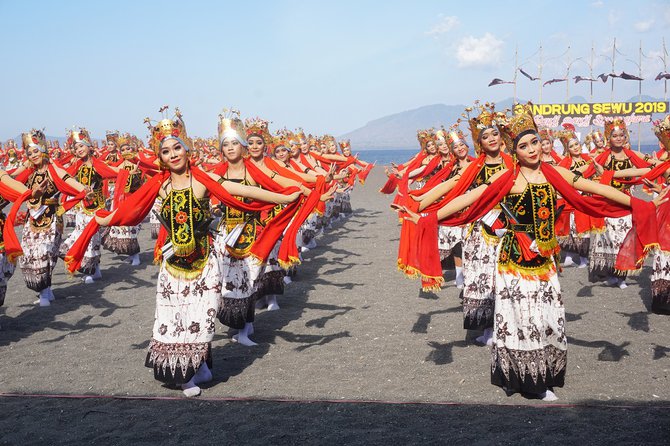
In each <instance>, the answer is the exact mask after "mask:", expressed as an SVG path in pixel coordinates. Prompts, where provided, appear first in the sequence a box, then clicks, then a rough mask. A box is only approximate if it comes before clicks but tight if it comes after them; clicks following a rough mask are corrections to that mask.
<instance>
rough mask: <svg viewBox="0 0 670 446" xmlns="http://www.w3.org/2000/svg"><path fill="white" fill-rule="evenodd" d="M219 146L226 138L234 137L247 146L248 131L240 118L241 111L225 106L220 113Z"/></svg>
mask: <svg viewBox="0 0 670 446" xmlns="http://www.w3.org/2000/svg"><path fill="white" fill-rule="evenodd" d="M218 130H219V146H220V145H221V143H222V142H223V140H224V139H225V138H234V139H236V140H238V141H239V142H240V144H242V145H243V146H245V147H246V146H247V145H248V144H247V132H246V130H245V128H244V123H243V122H242V120H241V119H240V111H239V110H234V109H231V108H224V109H223V112H222V113H221V114H220V115H219V125H218Z"/></svg>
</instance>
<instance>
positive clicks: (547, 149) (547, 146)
mask: <svg viewBox="0 0 670 446" xmlns="http://www.w3.org/2000/svg"><path fill="white" fill-rule="evenodd" d="M552 147H554V145H553V144H552V142H551V141H549V140H548V139H543V140H542V153H543V154H545V155H549V154H550V153H551V148H552Z"/></svg>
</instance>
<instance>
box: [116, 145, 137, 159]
mask: <svg viewBox="0 0 670 446" xmlns="http://www.w3.org/2000/svg"><path fill="white" fill-rule="evenodd" d="M120 152H121V157H123V158H124V159H131V158H134V157H135V152H134V150H133V148H132V147H130V144H124V145H122V146H121V150H120Z"/></svg>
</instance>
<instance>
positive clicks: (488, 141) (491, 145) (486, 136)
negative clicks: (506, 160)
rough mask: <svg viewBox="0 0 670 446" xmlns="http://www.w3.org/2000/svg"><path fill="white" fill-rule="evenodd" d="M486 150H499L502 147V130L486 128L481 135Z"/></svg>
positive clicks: (481, 142)
mask: <svg viewBox="0 0 670 446" xmlns="http://www.w3.org/2000/svg"><path fill="white" fill-rule="evenodd" d="M479 141H480V143H479V144H480V145H481V146H482V149H484V152H487V153H489V152H497V151H498V150H499V149H500V132H499V131H498V129H496V128H492V129H486V130H484V131H483V132H482V133H481V134H480V135H479Z"/></svg>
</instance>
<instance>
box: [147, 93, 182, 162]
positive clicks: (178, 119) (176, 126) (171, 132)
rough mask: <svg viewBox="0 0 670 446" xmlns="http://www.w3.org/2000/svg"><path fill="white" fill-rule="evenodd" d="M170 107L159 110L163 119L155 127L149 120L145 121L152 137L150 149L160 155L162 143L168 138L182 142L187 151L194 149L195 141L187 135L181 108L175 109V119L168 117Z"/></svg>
mask: <svg viewBox="0 0 670 446" xmlns="http://www.w3.org/2000/svg"><path fill="white" fill-rule="evenodd" d="M167 110H168V106H167V105H164V106H162V107H161V108H160V110H158V111H159V112H160V113H162V114H163V119H161V120H160V121H158V122H157V123H156V124H155V125H152V124H151V120H150V119H149V118H145V119H144V123H145V124H147V126H148V127H149V131H150V132H151V137H150V139H149V147H150V148H151V150H153V151H154V153H156V154H158V152H159V151H160V148H161V143H162V142H163V141H164V140H166V139H168V138H175V139H177V140H178V141H180V142H181V144H182V145H183V146H184V148H185V149H186V150H189V151H190V150H191V149H192V148H193V141H191V139H190V138H189V137H188V135H187V134H186V125H185V124H184V120H183V119H182V116H181V112H180V111H179V108H175V109H174V118H172V119H170V118H167V117H166V112H167Z"/></svg>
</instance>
